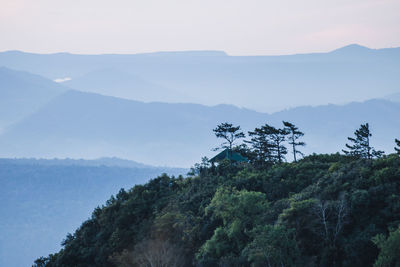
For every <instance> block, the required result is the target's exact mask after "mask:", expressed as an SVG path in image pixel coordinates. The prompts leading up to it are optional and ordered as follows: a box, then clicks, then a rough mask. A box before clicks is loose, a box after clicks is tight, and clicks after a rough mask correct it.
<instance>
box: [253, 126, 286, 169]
mask: <svg viewBox="0 0 400 267" xmlns="http://www.w3.org/2000/svg"><path fill="white" fill-rule="evenodd" d="M287 134H288V132H287V131H286V129H277V128H275V127H273V126H270V125H268V124H265V125H264V126H262V127H261V128H256V129H255V130H254V131H253V132H249V136H251V137H252V138H251V140H250V141H247V143H250V144H251V145H252V147H253V152H255V154H256V158H257V159H258V160H259V161H264V162H268V163H274V162H279V163H281V162H282V161H283V160H284V159H285V155H286V154H287V148H286V147H285V146H284V145H283V142H284V141H285V140H286V135H287Z"/></svg>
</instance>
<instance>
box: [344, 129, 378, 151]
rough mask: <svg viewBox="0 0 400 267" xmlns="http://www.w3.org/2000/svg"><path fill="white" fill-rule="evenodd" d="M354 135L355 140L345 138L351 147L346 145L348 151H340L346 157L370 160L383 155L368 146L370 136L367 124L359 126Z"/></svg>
mask: <svg viewBox="0 0 400 267" xmlns="http://www.w3.org/2000/svg"><path fill="white" fill-rule="evenodd" d="M354 135H355V138H352V137H348V138H347V139H348V140H349V141H351V142H352V143H353V145H349V144H346V147H347V148H348V149H349V150H342V151H343V152H344V153H345V154H346V155H349V156H354V157H358V158H364V159H372V158H373V157H380V156H381V155H382V154H383V151H376V150H375V149H374V148H373V147H371V145H370V137H371V136H372V134H371V132H370V130H369V125H368V123H366V124H361V126H360V128H359V129H358V130H356V131H355V132H354Z"/></svg>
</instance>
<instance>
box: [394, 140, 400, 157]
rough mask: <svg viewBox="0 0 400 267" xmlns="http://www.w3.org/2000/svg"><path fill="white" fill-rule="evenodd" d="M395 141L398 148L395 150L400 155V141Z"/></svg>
mask: <svg viewBox="0 0 400 267" xmlns="http://www.w3.org/2000/svg"><path fill="white" fill-rule="evenodd" d="M394 141H395V142H396V146H397V147H395V148H394V150H396V152H397V154H399V155H400V140H399V139H395V140H394Z"/></svg>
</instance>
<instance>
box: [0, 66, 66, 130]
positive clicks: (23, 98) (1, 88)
mask: <svg viewBox="0 0 400 267" xmlns="http://www.w3.org/2000/svg"><path fill="white" fill-rule="evenodd" d="M67 90H69V88H66V87H65V86H63V85H59V84H56V83H54V82H52V81H49V80H47V79H45V78H43V77H41V76H39V75H34V74H31V73H28V72H24V71H16V70H11V69H8V68H5V67H0V133H1V129H2V128H3V129H4V128H5V127H7V126H8V125H11V124H13V123H15V122H17V121H19V120H21V119H23V118H24V117H25V116H28V115H29V114H31V113H33V112H35V111H37V110H38V109H40V108H41V107H42V106H43V105H45V104H46V103H48V102H50V101H51V100H52V99H53V98H54V97H56V96H58V95H60V94H62V93H63V92H65V91H67Z"/></svg>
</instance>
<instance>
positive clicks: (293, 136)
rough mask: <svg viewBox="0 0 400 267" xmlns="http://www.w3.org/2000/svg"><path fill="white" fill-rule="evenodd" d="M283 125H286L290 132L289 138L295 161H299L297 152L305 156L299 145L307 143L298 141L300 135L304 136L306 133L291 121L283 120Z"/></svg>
mask: <svg viewBox="0 0 400 267" xmlns="http://www.w3.org/2000/svg"><path fill="white" fill-rule="evenodd" d="M283 125H284V126H285V129H286V131H287V132H288V133H289V136H288V138H287V139H288V143H289V145H291V146H292V153H293V158H294V162H297V158H296V155H297V154H299V155H301V156H304V154H303V153H302V152H301V151H299V150H298V149H297V147H298V146H305V145H306V143H304V142H300V141H297V140H298V139H299V138H300V137H302V136H304V133H303V132H300V131H299V128H298V127H296V126H295V125H294V124H292V123H290V122H287V121H283Z"/></svg>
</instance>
